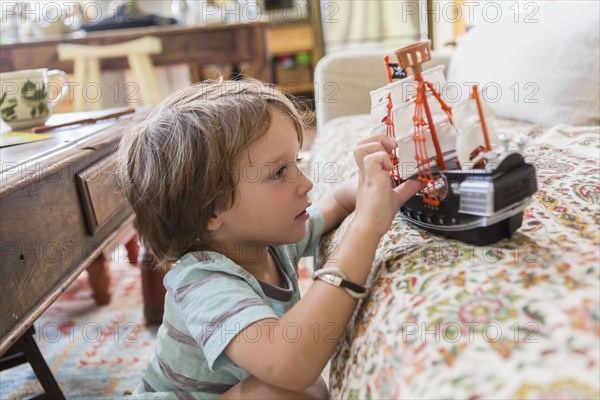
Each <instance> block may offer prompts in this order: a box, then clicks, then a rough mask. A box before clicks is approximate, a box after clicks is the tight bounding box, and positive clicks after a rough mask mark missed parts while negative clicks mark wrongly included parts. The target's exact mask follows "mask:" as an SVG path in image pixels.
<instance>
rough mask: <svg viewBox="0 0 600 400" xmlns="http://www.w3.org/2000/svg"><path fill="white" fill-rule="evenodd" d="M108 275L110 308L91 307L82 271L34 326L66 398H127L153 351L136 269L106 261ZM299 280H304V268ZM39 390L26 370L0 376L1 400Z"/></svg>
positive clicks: (152, 335)
mask: <svg viewBox="0 0 600 400" xmlns="http://www.w3.org/2000/svg"><path fill="white" fill-rule="evenodd" d="M121 254H123V253H121ZM304 261H305V263H306V259H304ZM110 274H111V292H112V301H111V302H110V304H108V305H106V306H97V305H96V304H95V303H94V300H93V299H92V291H91V288H90V286H89V284H88V281H87V273H85V272H84V273H83V274H81V276H79V277H78V278H77V279H76V280H75V282H74V283H73V284H72V285H71V286H70V287H69V289H67V291H65V293H64V294H63V295H62V296H61V297H60V298H59V299H58V300H57V301H56V302H55V303H54V304H53V305H52V306H51V307H50V308H49V309H48V310H47V311H46V312H45V313H44V314H43V315H42V316H41V317H40V318H39V319H38V320H37V321H36V323H35V325H34V326H35V330H36V334H35V340H36V342H37V344H38V346H39V348H40V351H41V352H42V355H43V356H44V358H45V359H46V362H47V364H48V366H49V367H50V369H51V370H52V373H53V374H54V377H55V379H56V381H57V382H58V384H59V385H60V387H61V389H62V391H63V393H64V394H65V396H66V397H67V398H68V399H119V398H124V397H127V395H129V394H130V393H131V392H132V391H133V390H134V389H135V387H136V386H137V384H138V383H139V380H140V377H141V375H142V373H143V371H144V368H145V366H146V363H147V361H148V357H149V356H150V355H151V354H152V352H153V348H154V340H155V338H156V331H157V329H158V327H157V326H146V323H145V320H144V316H143V300H142V288H141V280H140V270H139V268H138V267H137V266H133V265H131V264H128V263H127V262H112V264H111V266H110ZM300 276H301V278H307V277H308V272H307V271H306V269H304V268H302V269H301V271H300ZM309 284H310V279H301V282H300V288H301V291H302V292H304V290H305V289H306V287H307V286H308V285H309ZM40 391H41V386H40V385H39V383H38V382H37V379H36V377H35V375H34V373H33V370H32V369H31V367H29V365H21V366H18V367H15V368H12V369H9V370H6V371H2V372H1V373H0V399H2V400H4V399H6V400H13V399H23V398H27V397H29V396H31V395H32V394H35V393H39V392H40Z"/></svg>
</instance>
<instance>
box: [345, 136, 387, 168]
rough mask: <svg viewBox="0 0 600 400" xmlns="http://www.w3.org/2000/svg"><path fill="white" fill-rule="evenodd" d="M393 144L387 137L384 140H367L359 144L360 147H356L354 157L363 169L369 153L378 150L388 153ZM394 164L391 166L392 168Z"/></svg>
mask: <svg viewBox="0 0 600 400" xmlns="http://www.w3.org/2000/svg"><path fill="white" fill-rule="evenodd" d="M392 148H393V146H392V144H391V143H390V142H387V141H386V139H385V137H384V140H383V142H381V141H377V142H367V143H363V144H361V145H359V146H358V147H356V148H355V149H354V158H355V159H356V163H357V164H358V167H359V168H361V169H362V166H363V165H364V159H365V157H367V156H368V155H369V154H373V153H377V152H384V153H386V154H387V153H388V152H390V151H391V150H392ZM392 168H393V165H392V166H391V167H390V168H389V169H392Z"/></svg>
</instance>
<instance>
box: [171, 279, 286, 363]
mask: <svg viewBox="0 0 600 400" xmlns="http://www.w3.org/2000/svg"><path fill="white" fill-rule="evenodd" d="M194 275H196V274H194ZM186 278H187V279H185V281H187V282H190V279H189V276H188V277H186ZM177 292H178V296H177V299H176V301H177V303H178V304H179V307H180V309H181V315H182V316H183V318H184V320H185V324H186V327H187V329H188V331H189V333H190V334H191V336H192V337H193V338H194V340H195V341H196V343H198V344H199V345H200V348H201V349H202V351H203V353H204V356H205V357H206V360H207V362H208V366H209V368H210V369H211V370H212V371H216V370H218V369H220V368H221V367H222V366H224V365H225V364H227V362H228V358H227V356H226V354H225V353H224V350H225V348H226V347H227V345H228V344H229V343H230V342H231V340H232V339H234V338H235V337H236V335H238V334H239V333H240V332H241V331H242V330H244V328H246V327H247V326H249V325H251V324H253V323H254V322H256V321H259V320H262V319H265V318H275V319H278V317H277V314H276V313H275V311H274V310H273V309H272V308H271V307H270V306H269V304H267V302H265V300H263V299H262V297H261V296H260V295H258V294H257V293H256V292H255V291H254V290H253V289H252V287H251V286H250V285H249V284H248V282H246V281H245V280H244V279H242V278H240V277H237V276H233V275H230V274H228V273H225V272H217V271H202V273H201V275H200V276H199V277H198V276H196V277H195V279H193V280H192V281H191V283H187V284H184V285H182V286H180V287H179V289H178V290H177ZM259 334H261V332H252V333H251V336H252V337H249V338H248V340H257V338H256V335H259ZM239 339H240V338H237V339H236V340H239Z"/></svg>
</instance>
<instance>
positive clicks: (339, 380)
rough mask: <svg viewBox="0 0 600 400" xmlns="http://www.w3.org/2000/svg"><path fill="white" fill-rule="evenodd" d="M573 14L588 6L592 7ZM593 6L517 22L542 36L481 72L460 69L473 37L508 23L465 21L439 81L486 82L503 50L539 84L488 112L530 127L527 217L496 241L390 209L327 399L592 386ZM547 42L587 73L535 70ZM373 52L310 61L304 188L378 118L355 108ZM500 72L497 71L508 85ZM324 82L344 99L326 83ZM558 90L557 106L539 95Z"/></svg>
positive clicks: (597, 388)
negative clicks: (313, 111)
mask: <svg viewBox="0 0 600 400" xmlns="http://www.w3.org/2000/svg"><path fill="white" fill-rule="evenodd" d="M585 6H586V7H597V3H596V5H594V4H592V3H588V4H586V5H585ZM561 7H562V8H561ZM576 11H577V13H578V14H577V15H578V16H582V15H583V14H581V12H582V11H585V10H582V9H578V10H576ZM587 11H588V12H587V13H586V14H585V15H587V17H586V18H584V17H581V18H578V19H577V26H575V25H573V26H570V27H562V29H559V31H560V34H561V35H562V36H564V37H563V38H558V39H556V40H554V39H553V38H552V37H550V38H549V37H548V33H547V32H550V31H544V29H545V28H546V27H547V28H548V29H550V27H551V26H552V25H553V24H554V22H555V20H556V18H558V17H559V16H562V18H563V19H562V20H561V21H564V19H565V18H568V17H569V16H571V17H573V16H574V15H575V14H572V13H574V12H575V11H573V10H572V7H569V8H568V10H565V8H564V5H562V6H561V5H553V6H552V7H550V8H541V9H540V10H539V14H538V19H539V20H540V22H539V23H538V25H536V26H534V27H532V26H517V27H516V28H515V27H514V26H512V27H511V29H513V30H514V29H516V30H517V32H511V33H510V34H509V36H510V37H512V36H513V35H522V36H521V37H524V38H525V39H524V40H522V42H525V43H521V44H520V45H519V46H520V47H519V48H520V49H527V46H528V45H529V46H535V50H534V51H533V52H530V51H527V53H533V54H525V55H523V54H519V53H518V51H519V49H517V50H515V49H514V48H513V47H514V46H512V47H511V46H509V47H511V48H509V49H503V48H502V43H503V42H502V40H496V42H497V44H498V46H497V47H496V49H495V54H487V53H486V56H485V59H480V58H478V59H477V60H478V65H479V69H478V68H474V67H471V66H469V67H467V66H465V65H470V64H472V62H473V61H476V60H474V59H473V56H472V54H473V53H474V52H475V51H476V50H477V51H482V50H481V49H483V47H482V46H481V45H480V44H478V43H477V42H478V41H481V40H486V41H489V39H490V38H491V37H496V38H497V37H498V30H500V31H503V30H505V29H506V26H503V25H502V22H501V23H500V24H497V25H494V26H490V27H485V28H478V29H477V30H475V29H474V30H473V32H471V33H469V34H468V35H467V37H466V38H465V39H464V41H463V43H461V45H460V46H459V48H458V49H457V51H456V52H455V54H453V55H452V58H451V59H448V58H447V57H441V58H440V57H438V58H437V59H436V60H434V63H445V64H447V65H449V67H450V68H449V72H448V81H452V80H455V81H461V82H462V81H464V78H465V77H466V76H467V75H468V76H470V77H471V79H473V80H474V81H479V82H489V81H490V80H489V79H491V78H490V77H491V76H494V74H496V76H498V75H499V74H501V73H500V72H499V71H505V70H506V68H508V67H507V65H506V63H503V62H502V60H507V59H510V60H518V62H519V63H525V65H529V67H527V69H526V72H524V73H522V76H523V78H522V80H519V79H521V76H519V79H517V81H518V82H533V83H535V84H536V85H537V87H538V92H537V93H538V94H539V96H540V98H539V101H538V102H537V103H524V102H514V101H505V103H502V101H503V100H500V101H499V102H497V104H495V108H496V112H497V114H498V115H499V117H501V118H498V119H497V121H496V122H497V127H498V128H499V130H500V131H502V132H506V133H510V134H512V135H524V136H526V137H527V138H528V139H529V143H528V145H527V147H526V148H525V150H524V153H525V156H526V159H527V161H528V162H531V163H533V164H534V165H535V166H536V169H537V173H538V187H539V189H538V192H537V193H536V195H535V196H534V200H533V202H532V204H531V205H530V206H529V207H527V208H526V209H525V212H524V219H523V224H522V226H521V228H520V229H518V231H517V232H515V234H514V235H513V236H512V238H510V239H504V240H501V241H499V242H497V243H495V244H493V245H489V246H484V247H479V246H473V245H469V244H465V243H462V242H458V241H454V240H448V239H445V238H443V237H441V236H437V235H434V234H431V233H428V232H426V231H424V230H422V229H420V228H418V227H416V226H413V225H411V224H409V223H407V222H406V221H405V220H404V219H402V218H401V217H400V216H398V217H397V218H396V219H395V220H394V222H393V225H392V228H391V229H390V230H389V232H388V233H387V234H386V235H385V236H384V237H383V238H382V240H381V242H380V244H379V247H378V250H377V253H376V256H375V259H374V260H373V268H372V272H371V275H370V278H369V282H368V284H369V285H370V286H371V291H370V295H369V297H367V298H366V299H365V300H363V301H361V302H360V303H359V305H358V307H357V309H356V312H355V314H354V316H353V318H352V320H351V323H350V325H349V326H348V328H347V329H346V331H345V334H344V336H343V339H342V341H341V342H340V345H339V347H338V349H337V351H336V354H335V356H334V358H333V360H332V362H331V370H330V380H329V385H330V393H331V396H332V398H359V399H363V398H472V399H475V398H490V397H492V398H535V399H538V398H553V399H555V398H569V399H574V398H581V399H590V398H599V397H600V383H599V379H598V377H599V376H600V366H599V362H600V268H599V264H600V256H599V247H600V246H599V245H600V232H599V227H600V209H599V200H600V183H599V182H600V168H599V154H600V127H599V126H598V124H599V120H600V118H599V115H598V114H599V113H600V111H599V107H600V105H599V104H600V102H599V101H598V92H599V90H600V84H599V83H598V76H600V70H599V69H600V67H599V65H600V63H599V62H598V58H599V56H598V48H599V47H600V45H599V41H598V37H599V35H598V26H600V24H598V12H595V14H594V12H589V11H590V10H587ZM592 11H593V10H592ZM570 13H571V14H570ZM565 14H567V15H565ZM553 18H554V19H553ZM509 23H511V22H510V21H509V22H506V23H505V25H507V24H509ZM519 29H521V30H522V31H521V32H519ZM532 29H535V32H532V31H531V30H532ZM523 30H525V32H523ZM570 31H574V32H572V33H573V34H574V35H575V34H576V35H577V38H578V41H579V43H580V44H574V43H575V42H574V41H573V40H572V38H571V39H570V38H569V32H570ZM545 32H546V33H545ZM581 32H584V33H585V35H584V36H582V33H581ZM523 35H524V36H523ZM581 39H583V42H585V43H584V44H581V43H582V42H581V41H580V40H581ZM507 40H508V39H507ZM528 40H529V41H530V42H531V43H529V44H528V43H527V41H528ZM552 40H553V41H552ZM548 41H552V46H554V47H556V45H557V41H558V42H560V43H563V42H564V43H565V45H564V46H565V47H564V49H563V50H561V48H560V47H559V48H558V49H557V50H556V51H559V52H560V51H563V53H562V54H560V57H554V58H553V57H550V58H551V59H552V60H554V61H556V62H559V61H560V60H563V61H564V62H571V61H569V60H568V58H569V57H572V56H573V54H572V52H582V53H581V54H580V56H578V61H579V62H581V64H580V66H579V68H581V69H582V70H583V72H584V73H582V74H581V75H582V77H581V79H580V81H577V82H573V81H572V80H571V82H567V83H565V84H563V86H562V87H561V86H560V85H561V82H557V79H555V78H553V77H551V76H550V77H546V76H541V75H544V74H545V72H544V71H545V69H539V68H538V69H537V70H533V71H532V70H530V68H532V69H534V68H537V66H533V65H531V63H534V64H535V63H537V64H539V63H541V62H542V61H541V60H538V59H537V58H536V57H539V54H540V52H542V51H543V50H544V49H543V47H544V43H547V42H548ZM488 43H489V42H488ZM506 43H510V41H506ZM560 43H558V45H560ZM568 43H571V45H570V47H569V48H567V47H568V46H569V45H568ZM586 46H587V47H586ZM540 47H541V48H540ZM584 50H585V52H586V53H585V54H584V53H583V51H584ZM503 52H504V53H503ZM379 53H380V54H378V52H377V51H372V52H361V53H356V52H351V53H342V54H336V55H332V56H327V57H325V58H324V59H323V60H322V62H321V63H320V65H319V66H318V67H317V71H316V78H315V81H316V82H318V85H321V88H322V89H323V90H321V97H320V98H319V99H318V103H317V118H318V135H317V137H316V140H315V142H314V144H313V147H312V149H313V151H312V154H311V159H310V168H309V171H308V172H309V173H310V174H312V177H313V179H314V180H315V181H316V182H315V188H314V189H313V193H312V197H313V199H318V198H319V197H321V196H322V195H323V194H325V193H326V192H328V191H331V190H332V189H333V188H334V187H335V186H336V184H337V183H338V182H342V181H345V180H347V179H348V178H350V177H351V176H352V175H353V174H356V173H357V172H356V167H355V165H354V161H353V156H352V154H351V151H350V149H351V148H352V147H353V145H354V143H356V141H357V140H358V139H359V138H360V137H363V136H365V135H368V134H369V132H370V131H371V129H372V125H371V123H370V119H369V116H368V115H366V114H364V113H365V112H368V102H369V98H368V91H369V90H371V89H375V88H376V87H379V86H381V85H382V82H385V81H384V80H379V79H381V78H380V77H377V73H373V71H382V72H383V71H384V70H383V69H382V67H381V65H383V64H382V61H381V60H382V55H383V54H385V52H379ZM578 54H579V53H578ZM515 57H516V58H515ZM434 58H435V57H434ZM565 60H566V61H565ZM544 62H546V63H548V57H546V58H545V61H544ZM527 63H529V64H527ZM498 64H500V65H498ZM378 68H379V69H378ZM545 68H547V69H550V70H553V71H557V70H556V69H553V68H554V67H553V66H549V65H546V66H545ZM556 68H564V66H563V65H560V62H559V65H556ZM465 69H466V70H467V74H466V75H465V72H464V71H465ZM519 70H520V71H524V70H525V69H524V68H515V71H519ZM559 70H560V69H559ZM453 71H454V72H453ZM490 74H491V75H490ZM532 74H537V75H536V76H534V75H532ZM576 74H577V71H575V73H573V74H571V75H570V76H569V78H570V79H572V78H573V75H576ZM502 75H503V76H502V77H501V78H500V79H499V80H496V81H494V82H498V84H499V85H505V84H508V85H510V84H511V82H510V78H508V77H506V76H505V75H506V74H502ZM530 75H531V76H530ZM384 78H385V77H383V79H384ZM547 78H548V79H550V78H552V79H551V80H550V81H549V82H551V83H547V82H546V81H547ZM486 79H488V80H486ZM378 80H379V81H378ZM558 80H560V79H558ZM332 84H333V85H335V86H334V87H335V88H336V91H335V93H337V95H336V96H337V97H336V96H332V95H331V92H330V93H329V94H328V93H327V90H326V89H327V85H332ZM556 86H558V88H557V87H556ZM590 86H591V90H590ZM557 90H559V92H558V93H559V94H560V96H561V99H560V101H558V104H556V102H553V101H552V99H548V98H545V97H544V96H547V95H552V94H556V93H557ZM571 92H574V93H571ZM327 99H329V100H330V101H329V102H328V101H326V100H327ZM332 99H333V100H337V101H331V100H332ZM360 99H365V100H364V101H363V100H360ZM565 99H567V100H569V102H570V103H569V104H571V107H572V108H573V109H572V110H569V108H568V106H569V104H566V103H565ZM565 104H566V105H565ZM582 108H585V109H584V110H582ZM523 116H524V117H523ZM351 219H352V216H350V217H349V218H348V219H347V220H346V221H345V222H344V223H343V224H342V225H341V226H340V227H339V228H338V229H337V230H335V231H333V232H331V233H330V234H329V235H327V236H326V237H325V238H324V239H323V241H322V243H321V249H320V258H319V260H318V262H317V267H318V266H319V265H322V263H323V261H324V260H326V259H331V258H334V257H335V249H336V243H337V241H339V238H340V237H341V235H343V233H344V230H345V228H346V227H347V226H348V223H349V221H350V220H351Z"/></svg>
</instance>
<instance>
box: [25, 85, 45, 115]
mask: <svg viewBox="0 0 600 400" xmlns="http://www.w3.org/2000/svg"><path fill="white" fill-rule="evenodd" d="M21 98H22V99H23V102H24V103H25V104H27V106H28V107H29V108H30V115H31V118H35V117H36V116H40V117H41V116H43V115H45V114H47V113H48V106H47V105H46V87H45V86H42V87H41V88H39V89H37V88H36V85H35V83H33V82H31V81H30V80H27V82H25V84H24V85H23V87H22V88H21Z"/></svg>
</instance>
